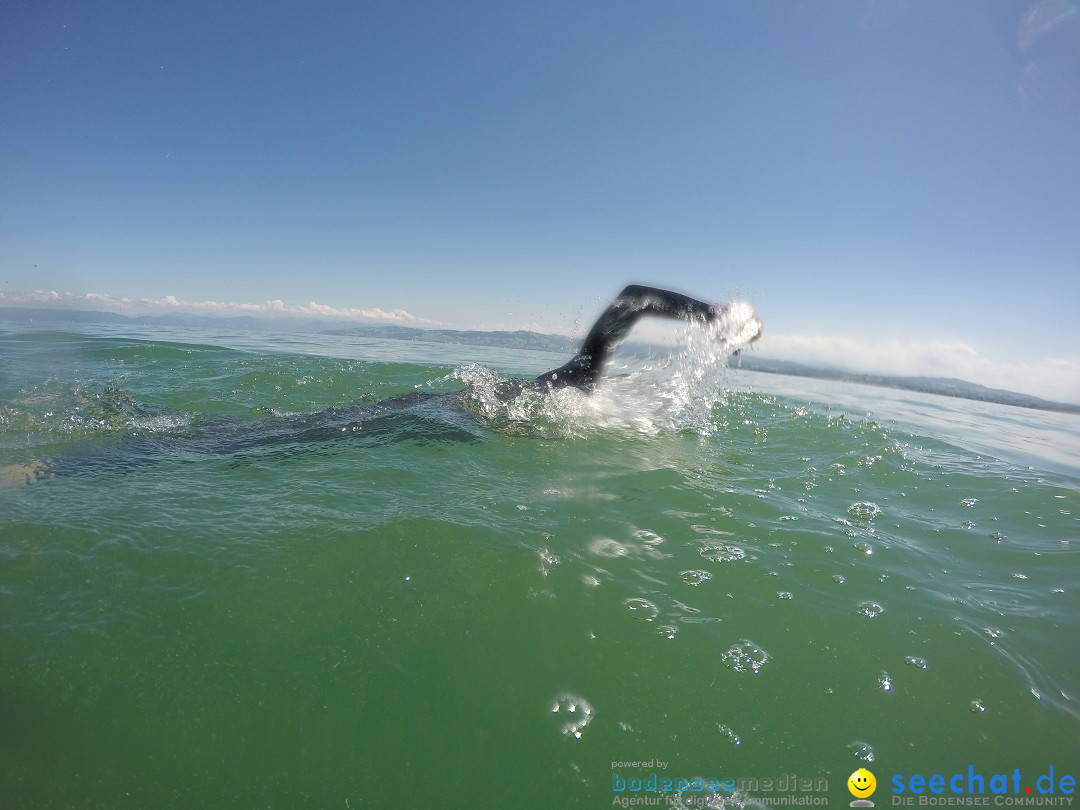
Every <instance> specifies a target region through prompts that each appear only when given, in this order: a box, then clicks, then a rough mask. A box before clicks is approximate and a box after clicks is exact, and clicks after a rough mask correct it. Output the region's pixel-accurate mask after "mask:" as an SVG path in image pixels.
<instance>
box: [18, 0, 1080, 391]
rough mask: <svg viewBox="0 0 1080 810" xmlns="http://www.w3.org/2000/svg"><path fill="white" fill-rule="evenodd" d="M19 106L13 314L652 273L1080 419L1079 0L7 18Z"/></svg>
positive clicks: (523, 300)
mask: <svg viewBox="0 0 1080 810" xmlns="http://www.w3.org/2000/svg"><path fill="white" fill-rule="evenodd" d="M0 110H3V121H4V125H3V126H2V127H0V305H4V304H9V305H10V304H30V303H39V302H42V301H45V302H49V301H51V302H52V303H54V304H57V305H67V306H74V305H79V306H85V307H86V308H110V309H116V310H118V311H125V312H134V311H162V310H168V309H189V310H196V311H217V312H223V313H225V312H236V311H246V312H259V311H277V312H283V313H296V314H305V313H313V312H324V313H328V314H329V313H339V314H349V315H352V316H355V317H358V318H360V317H378V318H382V319H392V320H396V321H398V322H401V323H413V324H417V325H426V324H438V325H443V326H452V327H460V328H533V329H537V330H540V331H549V332H568V331H571V330H574V329H578V330H580V329H581V328H584V327H585V326H587V325H588V322H589V321H590V320H591V318H592V317H593V316H594V315H595V314H596V313H597V312H598V311H599V309H600V308H601V307H602V306H603V305H604V303H605V302H606V301H607V300H608V299H610V297H612V296H613V295H614V294H615V293H616V292H618V290H619V289H620V288H621V287H622V285H624V284H625V283H627V282H630V281H638V282H645V283H653V284H657V285H661V286H670V287H672V288H676V289H679V290H682V291H684V292H688V293H691V294H694V295H697V296H699V297H702V298H710V299H720V300H723V299H726V298H729V297H730V296H732V295H738V296H739V297H741V298H744V299H746V300H748V301H750V302H751V303H752V304H753V305H754V306H755V308H756V309H757V310H758V312H759V314H760V316H761V317H762V319H763V321H764V322H765V336H764V337H763V338H762V340H761V342H760V350H761V353H762V354H763V355H768V356H775V357H787V358H790V359H795V360H803V361H805V362H822V361H826V360H827V361H829V362H830V363H832V364H834V365H840V366H846V367H849V368H853V369H856V370H873V371H882V372H894V373H930V374H938V375H947V376H960V377H965V378H967V379H971V380H974V381H976V382H982V383H985V384H988V385H996V386H1000V387H1008V388H1013V389H1017V390H1022V391H1029V392H1031V393H1037V394H1042V395H1044V396H1052V397H1056V398H1065V399H1070V400H1073V401H1080V326H1078V324H1080V318H1077V316H1076V314H1075V313H1076V310H1077V305H1078V304H1080V13H1078V8H1077V4H1076V3H1075V2H1071V1H1069V0H1034V1H1033V0H950V2H940V0H887V1H886V0H880V1H879V0H806V1H805V2H799V1H798V0H783V2H768V1H767V0H761V1H760V2H735V0H672V1H669V0H612V1H611V2H608V1H607V0H601V1H599V2H594V1H593V0H572V2H562V1H561V0H545V1H544V2H536V3H528V2H506V1H505V0H502V2H455V1H454V0H439V2H399V1H397V0H395V1H394V2H377V1H368V0H365V1H364V2H360V1H359V0H350V1H349V2H337V1H336V0H335V1H326V2H320V1H319V0H314V1H313V2H304V3H298V2H274V1H273V0H259V1H258V2H253V1H249V0H234V1H233V2H229V3H220V2H213V3H212V2H204V0H190V1H189V2H183V3H172V2H147V0H133V1H132V2H122V1H121V0H114V1H113V2H108V1H107V0H106V1H104V2H94V3H87V2H76V1H75V0H68V1H67V2H65V1H63V0H53V2H32V1H31V0H15V1H14V2H8V3H4V4H3V5H2V6H0ZM53 293H55V295H54V294H53Z"/></svg>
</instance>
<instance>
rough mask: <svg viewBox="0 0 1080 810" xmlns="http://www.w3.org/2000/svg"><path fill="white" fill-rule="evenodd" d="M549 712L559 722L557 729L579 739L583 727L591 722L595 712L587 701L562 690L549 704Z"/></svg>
mask: <svg viewBox="0 0 1080 810" xmlns="http://www.w3.org/2000/svg"><path fill="white" fill-rule="evenodd" d="M551 714H552V715H553V716H554V717H555V720H556V722H557V723H558V724H559V730H560V731H562V733H563V734H565V735H566V736H568V737H573V738H574V739H575V740H580V739H581V734H582V732H583V731H584V730H585V727H586V726H587V725H589V723H591V722H592V720H593V717H595V713H594V712H593V707H592V705H591V704H590V703H589V701H587V700H585V698H583V697H579V696H578V695H572V694H570V693H569V692H564V693H563V694H561V695H559V697H557V698H555V700H554V701H553V702H552V704H551Z"/></svg>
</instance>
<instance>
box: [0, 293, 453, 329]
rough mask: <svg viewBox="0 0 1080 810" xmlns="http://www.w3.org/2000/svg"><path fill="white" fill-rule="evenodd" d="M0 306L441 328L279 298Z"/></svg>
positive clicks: (399, 314) (27, 297)
mask: <svg viewBox="0 0 1080 810" xmlns="http://www.w3.org/2000/svg"><path fill="white" fill-rule="evenodd" d="M0 306H22V307H27V306H44V307H53V308H58V309H94V310H105V311H108V312H118V313H120V314H122V315H147V314H163V313H169V312H176V313H188V314H195V315H220V316H230V315H232V316H235V315H266V316H291V317H305V318H325V319H327V320H331V319H333V320H346V321H354V320H358V321H381V322H390V323H398V324H410V325H412V326H441V325H442V324H440V323H439V322H438V321H432V320H428V319H426V318H420V317H418V316H416V315H413V314H411V313H409V312H407V311H406V310H404V309H392V310H385V309H380V308H379V307H371V308H367V309H363V308H358V307H333V306H330V305H328V304H319V303H316V302H315V301H310V302H309V303H307V304H302V305H296V306H290V305H288V304H286V303H285V302H284V301H282V300H281V299H280V298H275V299H273V300H270V301H264V302H263V303H261V304H259V303H246V302H241V303H231V302H224V301H183V300H181V299H178V298H177V297H176V296H175V295H166V296H163V297H162V298H137V299H134V298H119V297H117V296H112V295H108V294H104V293H94V292H91V293H68V292H65V293H58V292H56V291H55V290H47V291H46V290H34V291H33V292H25V293H0Z"/></svg>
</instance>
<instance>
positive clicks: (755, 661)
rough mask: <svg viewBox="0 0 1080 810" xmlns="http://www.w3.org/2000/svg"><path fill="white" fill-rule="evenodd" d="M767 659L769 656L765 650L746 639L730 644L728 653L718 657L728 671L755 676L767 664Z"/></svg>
mask: <svg viewBox="0 0 1080 810" xmlns="http://www.w3.org/2000/svg"><path fill="white" fill-rule="evenodd" d="M769 659H770V656H769V654H768V653H767V652H765V650H763V649H761V647H759V646H758V645H757V644H755V643H754V642H752V641H750V640H748V639H742V640H741V641H739V642H737V643H736V644H732V645H731V647H729V648H728V651H727V652H725V653H724V654H723V655H722V656H720V660H721V661H723V662H724V664H725V666H727V668H728V669H731V670H734V671H735V672H752V673H753V674H755V675H757V674H758V673H759V672H760V671H761V668H762V667H763V666H765V665H766V664H767V663H769Z"/></svg>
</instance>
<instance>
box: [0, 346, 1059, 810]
mask: <svg viewBox="0 0 1080 810" xmlns="http://www.w3.org/2000/svg"><path fill="white" fill-rule="evenodd" d="M563 360H565V358H560V357H553V356H543V355H537V354H532V353H528V352H511V351H499V350H494V349H474V348H470V347H460V346H458V347H455V346H446V345H434V344H432V345H427V344H422V343H403V342H395V341H387V340H382V341H366V342H365V341H361V340H357V339H354V338H345V337H324V336H303V335H287V334H280V335H275V334H255V333H251V334H239V333H237V334H228V333H211V332H207V331H196V330H180V329H176V330H171V331H168V332H157V333H153V332H149V331H147V332H145V333H142V334H131V333H130V332H128V333H125V332H122V331H121V330H120V329H119V328H117V327H104V326H102V327H90V326H80V327H77V328H74V329H73V331H67V332H63V331H47V330H36V331H35V330H31V331H26V330H25V328H22V329H21V330H20V329H17V328H14V327H9V328H5V329H0V466H3V467H4V471H5V473H4V482H3V488H2V489H0V807H2V808H54V807H55V808H68V807H70V808H172V807H177V808H180V807H183V808H203V807H206V808H211V807H243V808H308V807H310V808H360V807H373V808H375V807H387V808H390V807H393V808H421V807H440V808H441V807H448V808H473V807H475V808H556V807H558V808H578V807H610V806H613V804H614V803H616V802H617V801H619V800H620V799H632V798H636V799H642V800H644V799H655V800H656V801H658V802H662V803H663V804H664V805H666V806H684V807H690V806H712V807H716V806H724V805H735V806H742V805H745V804H755V803H756V804H762V805H765V806H780V805H782V804H783V803H784V802H783V801H782V797H788V798H790V796H791V795H796V794H797V795H799V796H802V797H809V798H812V799H814V800H815V803H816V804H817V805H818V806H821V805H822V804H827V805H829V806H832V807H845V806H847V805H848V804H849V803H850V802H851V800H852V796H851V794H850V793H849V792H848V789H847V786H846V782H847V779H848V776H849V775H850V774H851V773H852V771H854V770H855V769H856V768H859V767H866V768H867V769H869V770H870V771H872V772H873V773H874V774H875V775H876V778H877V782H878V789H877V792H876V794H875V795H874V796H873V800H874V801H875V803H876V805H877V806H878V807H883V806H889V805H890V804H891V803H892V801H893V800H894V796H895V795H896V794H895V793H894V784H895V783H894V781H893V780H894V777H896V776H899V777H900V779H901V783H905V780H907V779H908V778H909V777H910V776H911V775H913V774H921V775H923V776H925V777H929V776H931V775H933V774H943V775H944V776H945V777H946V778H948V777H950V776H951V775H953V774H958V773H959V774H964V776H965V778H964V780H963V786H964V787H965V788H966V787H967V778H968V774H969V769H971V770H970V772H972V773H978V774H982V775H985V779H986V783H987V784H986V792H985V795H986V797H987V798H988V799H989V800H990V804H991V805H993V804H994V801H995V799H1004V798H1010V797H1012V796H1013V793H1014V791H1013V785H1012V782H1011V781H1010V782H1009V785H1008V788H1009V790H1008V794H1007V795H1005V796H1002V795H1001V794H997V793H994V792H992V791H991V789H990V784H989V782H990V779H991V777H992V776H993V775H1009V779H1010V780H1011V779H1012V775H1013V774H1014V771H1018V772H1019V774H1020V775H1021V776H1020V779H1021V782H1020V785H1019V791H1020V793H1021V794H1025V789H1026V788H1027V787H1031V788H1036V779H1037V778H1038V777H1039V776H1042V775H1046V774H1049V772H1050V769H1051V768H1053V769H1054V774H1055V777H1054V778H1055V779H1057V780H1059V781H1060V778H1061V777H1062V776H1063V775H1072V776H1074V777H1075V776H1077V775H1078V773H1080V761H1078V759H1080V755H1078V751H1080V703H1078V698H1080V651H1078V650H1080V645H1078V639H1080V522H1078V521H1080V420H1078V418H1077V417H1075V416H1069V415H1062V414H1053V413H1045V412H1040V411H1033V410H1021V409H1016V408H1008V407H1004V406H997V405H991V404H985V403H975V402H970V401H965V400H959V399H946V398H941V397H933V396H928V395H921V394H913V393H908V392H900V391H890V390H884V389H876V388H868V387H860V386H854V385H845V384H840V383H830V382H821V381H811V380H804V379H796V378H790V377H782V376H777V375H763V374H753V373H749V372H743V371H739V370H737V369H734V370H729V369H724V368H723V367H722V366H723V363H722V362H721V361H720V359H719V358H715V357H708V356H707V353H706V354H705V355H703V354H702V353H701V352H700V351H699V352H697V353H693V352H691V353H689V354H687V355H684V356H676V357H674V358H666V359H663V360H658V359H655V358H654V359H650V360H648V361H645V362H644V363H641V362H638V364H637V365H635V360H634V359H633V358H629V359H626V360H624V361H621V362H622V365H617V367H616V369H614V372H615V376H614V377H613V378H612V379H611V380H610V382H609V384H607V385H605V386H604V387H603V388H602V390H601V391H599V392H598V393H597V394H595V395H594V396H593V397H586V396H584V395H582V394H580V393H578V392H576V391H564V392H559V393H558V394H557V395H555V396H552V397H549V398H548V399H547V400H543V401H540V399H539V398H537V397H534V398H529V397H525V398H524V399H523V400H521V401H515V402H511V403H509V404H507V403H500V402H498V401H496V400H495V399H494V398H493V397H492V396H490V394H491V391H492V385H493V382H494V381H496V380H497V379H499V378H505V377H514V376H526V375H533V374H536V373H539V372H541V371H543V370H544V369H545V368H549V367H552V366H555V365H558V364H559V363H561V362H562V361H563ZM476 364H479V365H476ZM466 386H467V390H466V393H465V394H463V395H462V394H457V395H455V394H454V393H453V392H457V391H461V390H462V389H463V388H466ZM444 393H445V394H448V396H430V395H431V394H444ZM403 395H405V396H404V398H403ZM395 398H396V399H395ZM335 408H336V409H338V410H330V411H329V415H327V414H326V413H324V414H323V415H322V416H319V415H318V414H319V412H326V411H327V409H335ZM661 763H663V764H662V765H661ZM653 776H656V777H657V779H656V782H657V788H656V789H655V790H653V789H652V788H651V786H650V780H651V779H652V778H653ZM665 778H667V779H671V780H673V781H674V782H675V783H676V788H673V789H671V790H666V791H665V790H662V789H661V787H662V785H661V780H663V779H665ZM694 778H701V779H703V780H706V781H714V782H716V783H721V787H719V788H717V786H716V785H715V784H714V785H713V789H707V788H706V787H703V788H701V789H698V790H695V789H688V788H686V785H685V784H684V785H683V788H684V789H683V790H682V791H679V790H678V789H677V786H678V783H679V782H680V781H685V782H686V783H689V782H690V780H692V779H694ZM729 779H731V780H743V781H742V784H741V789H738V790H731V789H727V788H725V787H723V785H727V784H729V783H727V782H725V781H724V780H729ZM634 780H637V781H636V782H635V781H634ZM746 780H756V782H755V781H746ZM802 780H812V781H813V782H814V785H813V788H812V789H807V790H799V789H795V790H783V789H782V788H784V787H785V786H788V787H790V786H791V785H792V784H794V785H796V786H797V785H798V784H799V783H800V782H801V781H802ZM620 782H623V783H625V784H626V787H624V788H620V787H619V785H620ZM699 784H700V783H699ZM635 786H637V791H636V792H635V791H634V790H633V788H634V787H635ZM1058 787H1060V786H1056V787H1055V790H1054V792H1053V794H1052V795H1054V796H1058V797H1061V796H1066V795H1068V794H1067V793H1065V792H1063V791H1061V790H1059V789H1058ZM906 795H908V796H912V795H914V794H912V793H911V792H910V791H909V792H908V793H907V794H906ZM945 795H949V796H951V795H953V794H952V793H950V792H948V791H946V794H945ZM1035 795H1036V796H1038V795H1041V794H1040V792H1039V790H1038V789H1036V790H1035ZM1017 798H1019V796H1017Z"/></svg>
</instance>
